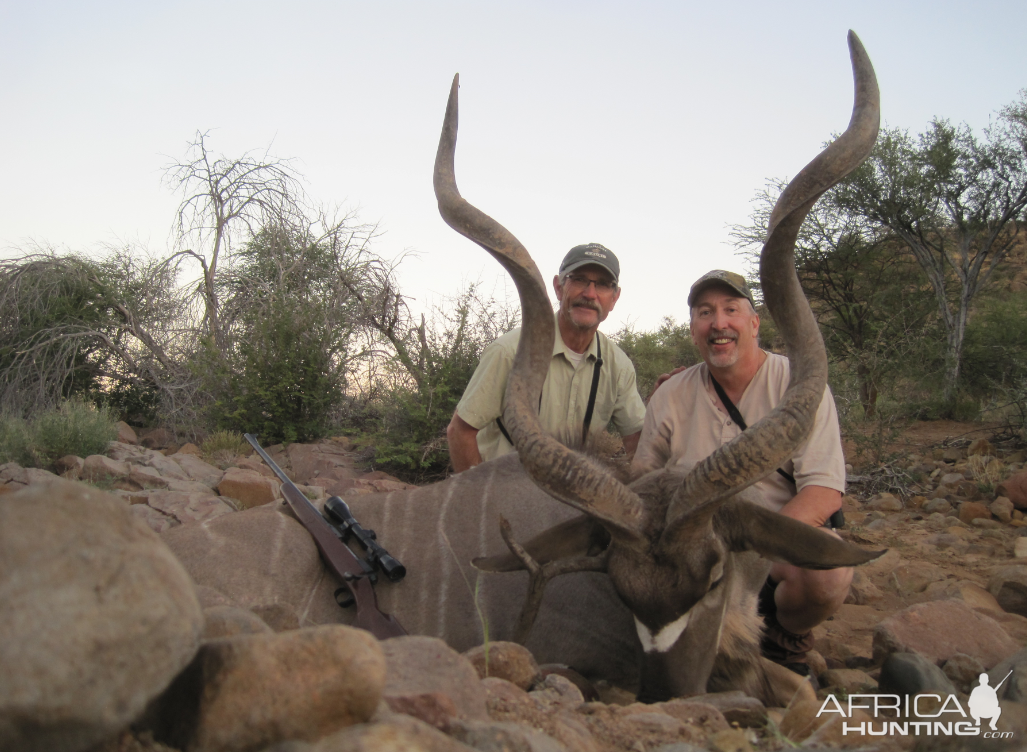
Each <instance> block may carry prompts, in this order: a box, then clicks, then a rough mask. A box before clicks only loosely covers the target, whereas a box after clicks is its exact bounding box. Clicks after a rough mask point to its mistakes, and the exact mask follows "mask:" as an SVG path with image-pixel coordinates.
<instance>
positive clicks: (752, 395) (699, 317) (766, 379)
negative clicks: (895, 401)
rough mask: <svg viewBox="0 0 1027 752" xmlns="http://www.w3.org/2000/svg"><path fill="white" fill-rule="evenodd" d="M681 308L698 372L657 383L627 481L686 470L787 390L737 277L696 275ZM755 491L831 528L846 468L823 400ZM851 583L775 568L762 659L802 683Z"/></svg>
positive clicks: (765, 594) (828, 400) (830, 573)
mask: <svg viewBox="0 0 1027 752" xmlns="http://www.w3.org/2000/svg"><path fill="white" fill-rule="evenodd" d="M688 306H689V309H690V311H691V323H690V329H691V333H692V340H693V341H694V342H695V344H696V347H697V348H698V349H699V354H700V355H701V356H702V359H703V362H702V363H699V364H697V365H694V366H692V367H691V368H679V369H677V370H675V371H674V372H673V373H672V374H664V375H663V376H661V377H660V379H658V380H657V386H656V388H654V391H653V393H652V394H651V395H650V399H649V406H648V410H647V412H646V417H645V427H644V428H643V429H642V437H641V440H640V442H639V446H638V451H637V452H636V453H635V457H634V461H633V462H632V466H631V470H632V476H633V477H638V476H640V475H642V474H644V473H646V472H649V471H650V470H656V469H658V468H663V467H666V466H668V465H678V464H680V465H682V466H683V467H684V468H685V469H688V468H691V467H692V466H694V465H695V464H697V463H698V462H700V461H702V460H703V459H705V458H706V457H708V456H709V455H710V454H712V453H713V452H714V451H716V450H717V449H718V448H719V447H721V446H722V445H724V444H727V443H728V442H729V441H731V440H732V439H733V438H735V437H736V436H738V435H739V434H740V433H741V432H742V431H743V430H745V427H746V426H747V425H753V424H754V423H756V421H758V420H760V419H761V418H763V417H764V416H765V415H767V414H768V413H769V412H770V411H771V410H773V409H774V407H776V406H777V404H778V403H779V402H780V401H781V398H782V396H783V395H784V392H785V390H786V389H787V388H788V377H789V369H788V359H787V358H786V357H784V356H781V355H775V354H773V353H768V352H766V351H764V350H762V349H761V348H760V346H759V329H760V318H759V316H758V315H757V314H756V308H755V305H754V303H753V299H752V293H751V292H750V290H749V285H748V284H747V283H746V281H745V278H744V277H742V276H741V275H740V274H735V273H733V272H727V271H723V270H720V269H716V270H714V271H711V272H709V273H707V274H704V275H703V276H702V277H700V278H699V280H698V281H697V282H696V283H695V284H694V285H692V289H691V291H690V292H689V293H688ZM661 384H662V386H661ZM754 488H755V489H756V490H757V491H758V492H759V494H760V497H761V500H762V503H763V505H764V506H766V507H767V508H768V509H772V510H774V511H777V512H780V513H781V514H785V515H787V516H789V517H793V518H795V519H797V520H801V521H802V522H805V523H806V524H809V525H814V526H817V527H830V522H829V521H830V519H831V517H832V515H833V514H834V513H835V512H837V511H838V510H839V509H840V508H841V498H842V494H843V493H844V491H845V459H844V455H843V454H842V445H841V433H840V431H839V428H838V414H837V412H836V410H835V406H834V399H833V398H832V397H831V393H830V390H825V393H824V399H823V400H822V402H821V403H820V408H819V409H818V410H817V415H816V419H815V421H814V425H813V430H812V431H811V433H810V436H809V438H807V439H806V441H805V442H804V443H803V444H802V445H800V446H799V448H798V449H797V450H796V451H795V454H794V455H793V456H792V458H791V459H790V460H789V461H788V462H786V463H785V464H784V465H783V466H782V467H781V468H780V469H778V471H777V472H776V473H773V474H772V475H770V476H768V477H766V478H764V479H763V480H761V481H760V482H759V483H757V484H756V485H755V486H754ZM832 534H834V533H832ZM851 581H852V570H851V569H834V570H824V571H813V570H807V569H799V568H798V567H795V566H792V565H790V564H784V563H781V562H777V563H775V564H774V565H773V567H772V569H771V570H770V577H769V578H768V580H767V583H766V585H765V586H764V588H763V591H762V592H761V593H760V613H761V614H762V615H763V616H764V621H765V623H766V625H767V630H766V634H765V637H764V640H763V645H762V648H763V654H764V655H765V656H766V657H768V658H770V659H771V660H774V661H776V662H778V663H781V664H783V665H785V666H787V667H788V668H790V669H792V670H793V671H796V672H797V673H802V674H808V670H809V668H808V665H806V663H805V656H806V652H807V651H808V650H809V649H810V648H811V647H812V644H813V636H812V633H811V631H810V630H811V629H812V628H813V627H814V626H816V625H817V624H819V623H820V622H822V621H824V620H825V619H827V617H829V616H830V615H831V614H833V613H834V612H835V611H836V610H837V609H838V607H839V606H841V605H842V603H843V602H844V601H845V596H846V595H847V594H848V589H849V583H850V582H851Z"/></svg>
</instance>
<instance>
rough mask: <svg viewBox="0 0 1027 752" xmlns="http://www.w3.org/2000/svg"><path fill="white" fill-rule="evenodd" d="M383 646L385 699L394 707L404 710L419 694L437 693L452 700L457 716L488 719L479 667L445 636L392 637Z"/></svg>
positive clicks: (476, 719) (466, 718) (397, 709)
mask: <svg viewBox="0 0 1027 752" xmlns="http://www.w3.org/2000/svg"><path fill="white" fill-rule="evenodd" d="M382 650H383V652H384V653H385V660H386V662H387V664H388V677H387V681H386V684H385V689H384V691H383V699H384V700H385V702H386V703H387V704H388V705H389V707H390V708H392V709H393V710H396V711H398V712H402V711H403V709H404V708H407V707H411V706H412V705H413V704H414V703H415V702H416V701H417V698H418V697H419V696H422V695H433V694H437V695H444V696H446V697H447V698H448V699H449V700H450V702H451V703H452V705H453V707H454V708H455V710H456V717H457V718H459V719H461V720H472V721H485V720H488V713H487V712H486V710H485V694H484V693H483V692H482V690H481V684H480V680H479V679H478V672H477V670H476V669H475V668H474V666H473V665H471V662H470V661H469V660H467V659H466V658H465V657H464V656H462V655H460V654H459V653H457V652H456V651H455V650H453V649H452V648H450V647H449V646H448V645H446V643H444V642H443V641H442V640H439V639H437V638H435V637H420V636H410V637H393V638H392V639H389V640H386V641H384V642H383V643H382ZM434 704H435V705H436V706H438V704H439V703H438V702H435V703H434Z"/></svg>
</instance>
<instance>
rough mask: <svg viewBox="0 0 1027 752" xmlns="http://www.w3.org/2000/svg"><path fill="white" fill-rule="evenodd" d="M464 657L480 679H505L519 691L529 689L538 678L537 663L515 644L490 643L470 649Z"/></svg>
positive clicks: (522, 648)
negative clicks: (491, 677)
mask: <svg viewBox="0 0 1027 752" xmlns="http://www.w3.org/2000/svg"><path fill="white" fill-rule="evenodd" d="M464 657H466V658H467V660H469V661H470V662H471V665H472V666H474V668H475V669H476V670H477V672H478V676H479V677H481V678H482V679H484V678H486V677H489V676H494V677H497V678H499V679H506V680H507V681H509V682H512V683H513V684H515V685H517V686H518V687H520V688H521V689H524V690H527V689H531V686H532V685H533V684H534V683H535V682H536V680H537V679H538V678H539V667H538V663H536V662H535V656H533V655H532V654H531V651H529V650H528V649H527V648H526V647H524V646H523V645H518V644H517V643H516V642H502V641H497V642H490V643H489V644H488V645H479V646H478V647H475V648H471V649H470V650H468V651H467V652H466V653H464Z"/></svg>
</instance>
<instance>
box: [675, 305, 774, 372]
mask: <svg viewBox="0 0 1027 752" xmlns="http://www.w3.org/2000/svg"><path fill="white" fill-rule="evenodd" d="M691 330H692V340H693V341H694V342H695V345H696V347H698V348H699V354H700V355H702V358H703V360H705V361H706V364H707V365H708V366H709V367H710V368H714V369H729V368H732V367H733V366H735V365H737V364H738V363H742V364H743V365H745V364H749V363H751V362H752V361H753V360H754V359H758V357H759V340H758V335H759V331H760V317H759V316H757V315H756V312H755V311H753V309H752V306H751V305H750V304H749V301H748V300H746V299H745V298H743V297H740V296H739V295H738V293H737V292H736V291H734V290H732V289H731V288H730V287H727V286H719V285H716V286H712V287H709V288H707V289H706V290H703V291H702V293H700V294H699V295H698V297H696V299H695V305H694V306H693V307H692V319H691Z"/></svg>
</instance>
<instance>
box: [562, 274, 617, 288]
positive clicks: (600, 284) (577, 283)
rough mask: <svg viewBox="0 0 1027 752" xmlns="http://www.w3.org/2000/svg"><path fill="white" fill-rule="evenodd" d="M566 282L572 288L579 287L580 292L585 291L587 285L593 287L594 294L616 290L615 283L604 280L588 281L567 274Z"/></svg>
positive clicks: (585, 278) (586, 278)
mask: <svg viewBox="0 0 1027 752" xmlns="http://www.w3.org/2000/svg"><path fill="white" fill-rule="evenodd" d="M567 281H568V282H570V283H571V284H572V285H574V287H579V288H581V289H582V290H587V289H588V286H589V285H595V286H596V292H611V291H613V290H616V289H617V283H616V282H612V281H610V280H605V279H589V278H588V277H583V276H581V275H580V274H568V275H567Z"/></svg>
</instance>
